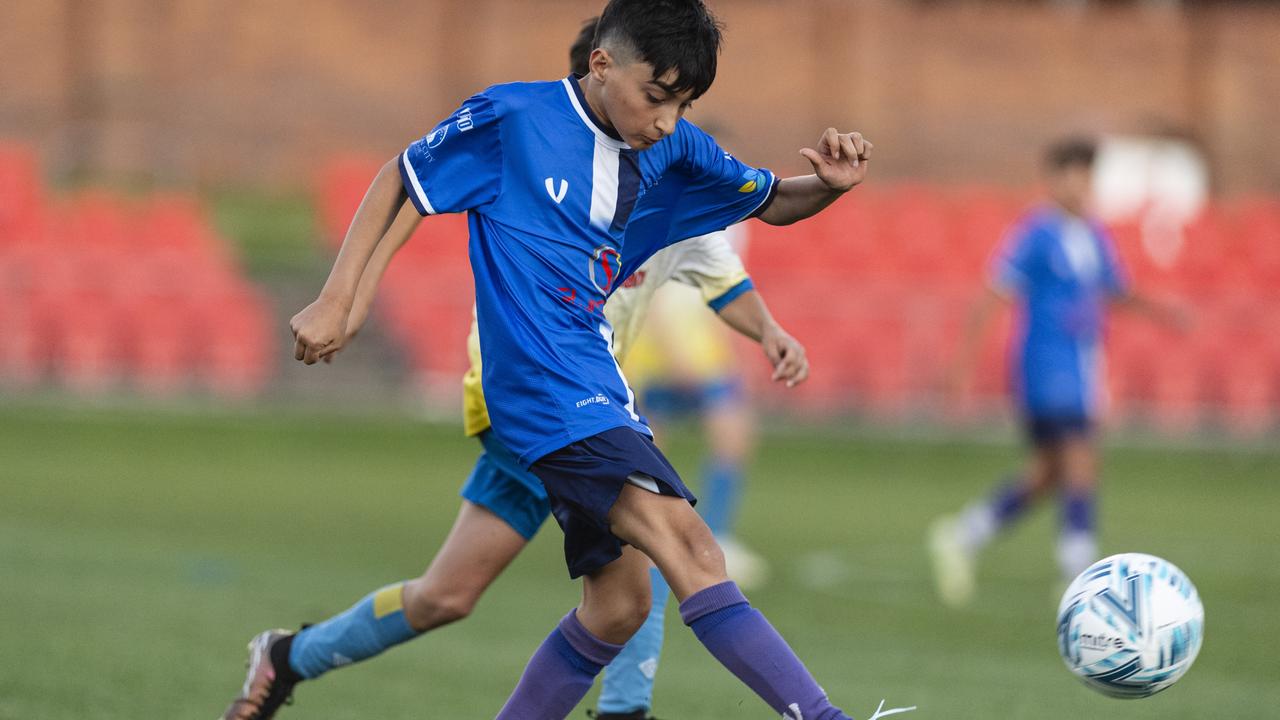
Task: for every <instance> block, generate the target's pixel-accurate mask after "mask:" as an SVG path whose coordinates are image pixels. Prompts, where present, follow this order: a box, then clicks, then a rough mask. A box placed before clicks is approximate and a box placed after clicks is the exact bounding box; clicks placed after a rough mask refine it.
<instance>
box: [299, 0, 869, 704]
mask: <svg viewBox="0 0 1280 720" xmlns="http://www.w3.org/2000/svg"><path fill="white" fill-rule="evenodd" d="M719 44H720V31H719V26H718V24H717V22H716V21H715V19H714V18H713V17H712V15H711V14H710V12H709V11H708V10H707V9H706V8H705V7H704V6H703V5H702V3H701V2H700V1H699V0H612V2H610V4H609V5H608V6H607V7H606V8H605V11H604V12H603V13H602V15H601V19H600V23H599V26H598V29H597V42H596V45H597V47H596V49H595V50H594V51H593V52H592V54H591V60H590V70H591V72H590V73H589V74H588V75H587V76H586V77H585V78H581V79H576V78H572V77H570V78H566V79H564V80H562V81H560V82H546V83H518V84H511V85H501V86H495V87H492V88H489V89H488V90H486V91H484V92H482V93H480V94H479V95H476V96H473V97H472V98H471V99H470V100H468V101H467V102H466V103H465V104H464V105H463V106H462V107H461V108H459V109H458V110H457V111H456V112H455V113H454V114H453V115H452V116H450V117H449V118H448V119H446V120H445V121H444V122H443V123H442V124H440V125H438V126H437V127H436V129H435V130H434V131H432V132H431V133H430V134H429V135H427V136H426V137H424V138H423V139H421V140H419V141H418V142H416V143H414V144H413V145H411V146H410V147H409V149H407V150H406V151H405V152H404V154H402V155H401V156H400V157H399V158H398V159H397V160H395V161H392V162H389V163H388V164H387V165H386V166H385V167H384V168H383V171H382V172H381V173H379V175H378V177H377V178H375V179H374V181H373V184H372V185H371V186H370V189H369V192H368V193H367V195H366V197H365V200H364V202H363V203H362V204H361V207H360V209H359V210H358V211H357V213H356V217H355V219H354V220H353V223H352V227H351V229H350V230H349V232H348V235H347V238H346V240H345V241H344V243H343V247H342V250H341V251H340V252H339V254H338V258H337V260H336V262H335V264H334V268H333V270H332V271H331V273H330V276H329V279H328V281H327V282H326V284H325V288H324V289H323V290H322V291H321V294H320V297H319V298H317V300H316V301H315V302H313V303H312V304H311V305H309V306H308V307H307V308H305V309H303V310H302V311H301V312H300V313H298V314H297V315H296V316H294V318H293V321H292V323H291V325H292V328H293V330H294V334H295V338H296V346H295V357H297V358H298V359H299V360H301V361H303V362H306V363H308V364H311V363H315V362H317V361H318V360H320V359H322V358H323V357H324V356H326V355H328V354H331V353H333V352H336V351H337V350H339V349H341V347H342V345H343V342H344V338H345V329H346V325H347V321H348V316H349V314H350V311H351V307H352V303H353V299H354V297H355V295H356V290H357V287H358V284H359V281H360V277H361V275H362V273H363V270H364V267H365V265H366V264H367V263H368V260H369V257H370V256H371V255H372V253H373V250H374V248H375V247H376V246H377V244H378V241H379V239H380V238H381V237H382V236H383V234H384V233H385V232H386V230H387V227H388V225H389V224H390V223H391V221H392V219H393V218H394V217H395V214H396V213H397V212H398V210H399V208H400V207H401V205H402V204H403V200H404V197H405V195H406V193H407V195H408V197H409V199H410V200H412V202H413V203H414V206H415V208H416V209H417V210H418V212H419V213H420V214H423V215H428V214H435V213H439V212H457V211H462V210H467V211H469V220H470V228H471V244H470V250H471V265H472V271H473V273H474V275H475V281H476V282H475V285H476V306H477V318H478V323H479V330H480V346H481V351H482V353H483V355H484V357H485V358H486V360H485V363H484V368H483V373H482V383H483V387H484V392H485V397H486V400H487V402H488V407H489V415H490V418H491V420H492V423H493V430H494V433H495V434H496V436H497V437H498V438H499V439H500V440H502V442H503V444H504V445H506V446H507V447H508V448H510V449H511V451H512V452H513V454H514V456H515V458H516V460H517V462H519V463H520V464H521V465H522V466H527V467H529V468H530V469H531V470H532V471H533V473H534V475H536V476H537V477H538V478H539V479H540V480H541V481H542V483H543V485H544V487H545V488H546V489H547V492H548V497H549V499H550V501H551V506H552V510H553V514H554V515H555V516H556V520H557V522H558V523H559V524H560V525H561V527H562V529H563V530H564V532H565V556H566V561H567V563H568V566H569V572H570V575H571V577H582V578H583V599H582V602H581V603H580V605H579V606H578V608H577V609H576V610H573V611H570V612H569V614H568V615H566V616H565V618H564V619H563V620H562V621H561V623H560V625H559V626H558V627H557V628H556V629H555V630H553V631H552V633H551V634H550V635H549V636H548V638H547V640H546V641H545V642H544V643H543V645H542V646H541V647H540V648H539V649H538V650H537V652H535V654H534V656H533V658H532V659H531V660H530V663H529V665H528V666H527V667H526V670H525V673H524V675H523V677H522V678H521V681H520V682H519V684H518V685H517V687H516V689H515V691H514V692H513V693H512V695H511V697H510V698H509V699H508V701H507V703H506V705H505V706H504V707H503V709H502V710H501V712H500V713H499V715H498V717H499V718H504V719H510V718H537V719H539V720H541V719H544V718H563V717H565V716H566V715H567V714H568V713H569V712H570V711H571V710H572V709H573V707H574V706H576V705H577V703H578V702H579V700H581V698H582V696H583V695H584V694H585V693H586V691H587V689H589V688H590V686H591V683H592V681H593V679H594V677H595V675H596V674H598V673H599V672H600V670H601V669H602V668H603V667H604V666H605V665H606V664H608V662H609V661H611V660H612V659H613V658H614V657H615V656H616V655H617V654H618V652H619V651H620V650H621V648H622V645H621V643H623V642H625V641H626V640H627V639H628V638H630V636H631V635H632V634H633V633H634V632H635V631H636V629H637V628H639V626H640V625H641V624H642V623H643V621H644V619H645V617H646V616H647V615H648V611H649V604H650V588H649V577H648V559H652V560H653V562H654V563H655V564H656V565H657V566H658V567H659V569H660V570H661V572H662V575H663V577H664V578H665V579H666V580H667V582H668V583H669V584H670V585H671V588H672V590H673V591H674V593H675V595H676V597H677V598H678V599H679V600H680V603H681V604H680V610H681V616H682V618H683V619H684V620H685V622H686V624H689V625H690V626H692V628H693V630H694V632H695V633H696V634H697V636H698V637H699V639H700V640H701V641H702V642H703V644H704V645H706V646H707V648H708V649H709V650H710V651H711V652H712V654H713V655H714V656H716V658H717V659H719V660H720V661H721V662H722V663H723V664H724V665H725V666H726V667H727V668H728V669H730V670H731V671H733V672H734V673H735V674H736V675H737V676H738V677H739V678H740V679H741V680H742V681H743V682H744V683H746V684H747V685H748V686H750V687H751V688H752V689H753V690H754V691H755V692H756V693H757V694H758V695H760V697H761V698H762V699H764V700H765V702H766V703H767V704H769V706H770V707H772V708H773V709H774V711H775V712H778V713H780V714H785V715H786V716H787V717H791V718H795V719H797V720H798V719H799V718H808V719H810V720H831V719H833V718H846V717H847V716H846V715H845V714H844V713H842V712H841V711H840V710H838V709H837V708H836V707H834V706H833V705H832V704H831V703H830V701H829V700H828V699H827V696H826V693H825V692H823V691H822V689H821V688H820V687H819V686H818V684H817V683H816V682H815V681H814V679H813V678H812V677H811V676H810V675H809V673H808V671H807V670H806V669H805V668H804V666H803V665H802V664H801V663H800V661H799V659H798V658H797V657H796V656H795V654H794V653H793V652H792V651H791V649H790V648H789V647H788V646H787V645H786V643H785V642H784V641H783V640H782V638H781V637H780V636H779V635H778V634H777V633H776V631H774V630H773V628H772V626H770V625H769V623H768V622H767V621H766V620H765V619H764V617H763V615H761V614H760V613H759V612H758V611H756V610H754V609H752V608H751V607H750V605H749V604H748V603H747V601H746V599H745V597H743V596H742V594H741V592H740V591H738V589H737V587H736V586H735V585H734V584H733V583H732V582H730V581H729V580H728V579H727V578H726V576H725V571H724V562H723V556H722V555H721V553H720V551H719V549H718V548H717V546H716V544H715V541H714V538H713V537H712V535H711V533H710V531H709V530H707V527H706V525H705V524H704V523H703V522H702V521H701V519H700V518H699V517H698V515H697V514H696V513H695V512H694V511H693V508H692V502H693V496H692V494H691V493H689V491H688V489H687V488H685V486H684V483H683V482H682V481H681V480H680V478H679V477H678V476H677V475H676V473H675V472H674V470H672V468H671V466H670V464H669V463H667V461H666V459H665V458H664V457H663V456H662V454H661V453H660V452H659V451H658V450H657V448H656V447H655V446H654V445H653V443H652V440H651V438H650V434H649V431H648V428H647V426H646V425H645V424H644V423H643V421H642V419H641V418H640V416H639V415H637V414H636V412H635V408H634V397H633V396H632V393H631V392H630V390H629V389H628V388H627V385H626V380H625V378H624V377H623V376H622V373H621V371H620V370H619V369H618V366H617V363H616V361H615V360H614V358H613V356H612V355H611V354H610V350H609V345H610V341H611V336H612V333H613V330H612V328H611V326H610V325H609V324H608V322H607V321H606V320H605V318H604V317H603V313H602V306H603V304H604V301H605V299H606V298H607V297H608V295H609V294H610V293H611V292H612V290H613V289H614V288H615V285H616V283H617V282H618V281H620V280H621V279H623V278H625V277H627V276H629V275H630V274H631V272H633V271H634V270H635V268H636V267H637V266H638V265H639V264H640V263H642V262H643V261H644V260H645V259H647V258H648V257H650V256H651V255H652V254H653V253H654V252H656V251H657V250H659V249H661V247H663V246H664V245H666V244H670V243H671V242H675V241H678V240H679V239H681V238H687V237H693V236H698V235H702V234H705V233H707V232H711V231H715V230H720V229H723V228H724V227H726V226H727V225H729V224H732V223H734V222H737V221H740V220H742V219H745V218H746V217H752V216H756V217H760V218H761V219H763V220H764V221H765V222H770V223H774V224H787V223H791V222H795V221H797V220H800V219H803V218H805V217H808V216H810V215H812V214H814V213H816V212H818V211H820V210H821V209H822V208H824V207H826V206H827V205H829V204H830V203H831V202H834V201H835V200H836V199H837V198H838V197H839V196H840V195H841V194H843V193H844V192H847V191H848V190H849V189H851V188H852V187H853V186H854V185H856V184H858V183H860V182H861V181H862V180H863V179H864V178H865V176H866V171H867V163H866V159H867V157H868V155H869V153H870V150H871V145H870V143H868V142H866V141H865V140H864V139H863V138H862V137H861V136H860V135H858V134H857V133H853V134H847V135H842V134H839V133H837V132H836V131H835V130H834V129H828V130H827V131H826V132H825V133H824V134H823V136H822V139H821V142H820V143H819V148H818V149H817V150H814V149H811V148H806V149H804V150H802V151H801V153H802V154H803V155H804V157H806V158H807V159H808V160H809V161H810V162H811V163H812V164H813V167H814V170H815V174H813V175H809V176H805V177H799V178H790V179H787V180H782V181H778V180H777V179H776V178H775V177H774V175H773V174H772V173H771V172H769V171H767V170H760V169H755V168H751V167H749V166H746V165H744V164H742V163H741V162H739V161H737V160H736V159H734V158H733V157H731V156H729V155H728V154H727V153H725V152H723V151H722V150H721V149H720V148H719V147H718V146H717V145H716V144H715V142H714V141H713V140H712V139H711V138H710V137H708V136H707V135H706V134H704V133H702V132H701V131H699V130H698V129H697V128H695V127H694V126H693V125H691V124H689V123H687V122H685V121H683V119H682V117H681V116H682V115H683V113H684V111H685V110H686V109H687V108H688V105H689V104H690V103H691V102H692V101H693V100H694V99H695V98H696V97H699V96H700V95H701V94H702V93H704V92H705V91H706V90H707V88H709V87H710V85H711V82H712V80H713V79H714V76H715V66H716V60H717V54H718V50H719ZM397 174H398V175H399V176H400V179H397V177H396V176H397ZM632 226H637V227H643V228H644V230H643V231H639V230H637V232H636V233H635V234H632V233H629V232H627V230H628V228H629V227H632ZM624 237H625V240H626V246H625V250H626V253H625V254H624V253H623V246H622V242H623V240H624ZM620 258H621V260H622V262H621V268H619V262H618V261H619V259H620ZM646 556H647V558H646Z"/></svg>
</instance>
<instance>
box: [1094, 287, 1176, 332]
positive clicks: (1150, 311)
mask: <svg viewBox="0 0 1280 720" xmlns="http://www.w3.org/2000/svg"><path fill="white" fill-rule="evenodd" d="M1111 305H1112V306H1113V307H1115V308H1117V309H1120V310H1125V311H1128V312H1132V313H1136V314H1138V315H1142V316H1143V317H1146V318H1149V319H1151V320H1153V321H1155V322H1157V323H1160V324H1161V325H1164V326H1166V327H1168V328H1170V329H1172V330H1176V331H1178V332H1187V331H1189V330H1190V329H1191V327H1192V325H1193V320H1192V317H1191V313H1190V312H1189V311H1188V310H1187V309H1186V307H1185V306H1184V305H1183V304H1182V303H1180V302H1175V301H1172V300H1164V299H1160V298H1155V297H1151V296H1150V295H1145V294H1143V293H1139V292H1135V291H1133V290H1128V291H1126V292H1123V293H1120V294H1117V295H1112V296H1111Z"/></svg>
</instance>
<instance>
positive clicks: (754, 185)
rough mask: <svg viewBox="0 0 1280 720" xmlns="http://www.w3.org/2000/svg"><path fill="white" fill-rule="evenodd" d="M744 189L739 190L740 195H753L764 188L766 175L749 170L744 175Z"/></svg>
mask: <svg viewBox="0 0 1280 720" xmlns="http://www.w3.org/2000/svg"><path fill="white" fill-rule="evenodd" d="M742 180H743V181H744V182H743V183H742V187H740V188H738V192H740V193H753V192H755V191H756V190H759V189H760V188H761V187H763V186H764V173H762V172H760V171H759V170H748V171H746V172H744V173H742Z"/></svg>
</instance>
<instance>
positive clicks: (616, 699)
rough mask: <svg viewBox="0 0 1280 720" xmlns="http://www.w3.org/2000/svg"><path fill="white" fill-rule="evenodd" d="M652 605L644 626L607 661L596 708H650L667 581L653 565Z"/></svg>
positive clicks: (622, 710)
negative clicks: (614, 656)
mask: <svg viewBox="0 0 1280 720" xmlns="http://www.w3.org/2000/svg"><path fill="white" fill-rule="evenodd" d="M649 581H650V582H651V583H652V587H653V607H652V609H650V610H649V617H648V618H646V619H645V621H644V625H642V626H641V627H640V629H639V630H637V631H636V634H635V635H633V636H631V640H630V641H628V642H627V644H626V646H625V647H624V648H622V652H621V653H618V657H616V658H614V659H613V662H611V663H609V667H607V668H605V671H604V682H603V684H602V687H601V689H600V701H599V708H598V709H599V711H600V712H602V713H628V712H635V711H636V710H645V711H647V710H649V709H650V708H652V707H653V678H654V676H655V675H656V674H657V672H658V656H659V655H661V654H662V623H663V615H664V613H665V611H666V608H667V593H668V590H667V581H666V580H664V579H663V577H662V573H660V572H658V569H657V568H650V569H649Z"/></svg>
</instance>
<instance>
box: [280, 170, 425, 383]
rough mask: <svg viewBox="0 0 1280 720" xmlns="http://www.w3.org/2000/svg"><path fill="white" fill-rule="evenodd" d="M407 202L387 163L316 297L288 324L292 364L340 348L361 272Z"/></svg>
mask: <svg viewBox="0 0 1280 720" xmlns="http://www.w3.org/2000/svg"><path fill="white" fill-rule="evenodd" d="M407 199H408V194H407V193H406V192H405V189H404V185H403V184H402V183H401V181H400V170H399V167H398V159H396V160H391V161H389V162H387V164H385V165H383V166H382V170H380V171H379V172H378V175H377V177H375V178H374V179H373V183H372V184H371V185H370V186H369V190H368V192H366V193H365V196H364V200H362V201H361V203H360V207H359V209H357V210H356V214H355V218H354V219H352V221H351V226H350V227H349V228H348V229H347V236H346V238H344V239H343V241H342V249H341V250H339V251H338V257H337V259H336V260H335V261H334V263H333V268H332V269H331V270H330V271H329V278H328V279H327V280H326V281H325V284H324V288H322V289H321V290H320V295H319V297H317V298H316V299H315V301H314V302H312V303H311V304H310V305H308V306H307V307H305V308H303V309H302V311H301V312H299V313H298V314H297V315H294V316H293V319H292V320H290V321H289V327H290V329H291V330H293V337H294V350H293V354H294V359H296V360H301V361H302V362H304V363H306V364H307V365H313V364H315V362H316V361H317V360H319V359H321V358H323V357H325V356H327V355H331V354H332V353H335V352H337V351H338V350H340V349H341V348H342V346H343V344H344V342H345V341H346V329H347V321H348V318H349V316H350V314H351V308H352V306H353V305H354V304H355V300H356V293H357V290H358V288H359V285H360V279H361V277H362V276H363V275H364V271H365V267H366V266H367V265H368V264H369V259H370V258H371V257H372V256H373V254H374V250H375V248H376V247H377V246H378V243H379V242H380V241H381V240H382V237H383V235H385V234H386V232H387V228H389V227H390V226H391V224H392V221H393V220H395V217H396V215H397V214H398V213H399V212H400V209H401V208H402V207H404V204H405V201H406V200H407Z"/></svg>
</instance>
